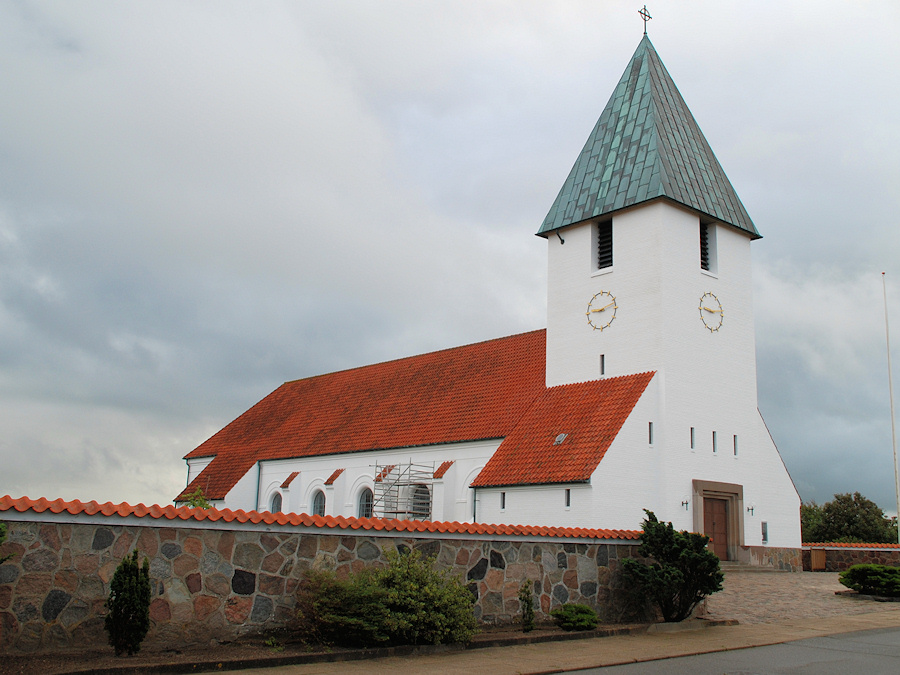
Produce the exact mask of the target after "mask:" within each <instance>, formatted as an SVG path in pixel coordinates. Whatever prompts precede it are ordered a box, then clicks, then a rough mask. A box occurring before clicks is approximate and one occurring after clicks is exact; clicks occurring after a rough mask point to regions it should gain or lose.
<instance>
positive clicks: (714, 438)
mask: <svg viewBox="0 0 900 675" xmlns="http://www.w3.org/2000/svg"><path fill="white" fill-rule="evenodd" d="M718 451H719V444H718V443H717V442H716V432H715V431H714V432H713V452H714V453H715V452H718Z"/></svg>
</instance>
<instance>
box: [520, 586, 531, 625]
mask: <svg viewBox="0 0 900 675" xmlns="http://www.w3.org/2000/svg"><path fill="white" fill-rule="evenodd" d="M519 604H520V606H521V608H522V632H523V633H529V632H531V631H533V630H534V585H533V584H532V583H531V579H526V580H525V581H524V582H523V583H522V585H521V586H520V587H519Z"/></svg>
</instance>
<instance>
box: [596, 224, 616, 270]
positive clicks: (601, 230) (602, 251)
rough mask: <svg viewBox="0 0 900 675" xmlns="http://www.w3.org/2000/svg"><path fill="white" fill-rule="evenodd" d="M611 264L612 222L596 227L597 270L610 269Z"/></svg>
mask: <svg viewBox="0 0 900 675" xmlns="http://www.w3.org/2000/svg"><path fill="white" fill-rule="evenodd" d="M612 264H613V231H612V221H611V220H609V221H607V222H605V223H600V224H598V225H597V269H598V270H602V269H604V268H606V267H612Z"/></svg>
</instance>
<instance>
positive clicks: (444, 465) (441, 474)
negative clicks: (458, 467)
mask: <svg viewBox="0 0 900 675" xmlns="http://www.w3.org/2000/svg"><path fill="white" fill-rule="evenodd" d="M451 466H453V460H452V459H448V460H447V461H446V462H442V463H441V465H440V466H439V467H438V468H437V471H435V472H434V477H435V478H443V477H444V474H445V473H447V471H448V470H449V469H450V467H451Z"/></svg>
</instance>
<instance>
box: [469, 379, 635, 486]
mask: <svg viewBox="0 0 900 675" xmlns="http://www.w3.org/2000/svg"><path fill="white" fill-rule="evenodd" d="M651 379H653V373H640V374H638V375H625V376H623V377H613V378H609V379H606V380H595V381H591V382H580V383H577V384H565V385H561V386H558V387H551V388H549V389H545V390H544V392H543V393H542V394H541V396H540V397H538V399H537V400H536V401H535V402H534V404H533V405H532V406H531V408H530V409H529V410H528V411H527V412H526V413H525V414H524V415H523V417H522V418H521V420H520V421H519V423H518V424H517V425H516V427H515V429H513V430H512V432H511V433H510V434H509V435H508V436H507V437H506V438H505V439H504V440H503V442H502V443H501V444H500V447H499V448H497V451H496V452H495V453H494V456H493V457H491V459H490V460H489V461H488V463H487V465H486V466H485V467H484V469H483V470H482V471H481V473H480V474H478V477H477V478H476V479H475V480H474V481H473V482H472V486H473V487H488V486H503V485H534V484H546V483H572V482H584V481H587V480H589V479H590V477H591V474H592V473H594V471H595V470H596V468H597V465H598V464H600V460H601V459H603V455H604V454H605V453H606V451H607V450H608V449H609V446H610V445H611V444H612V442H613V440H614V439H615V438H616V435H617V434H618V433H619V429H621V428H622V424H624V422H625V420H626V419H627V418H628V416H629V415H630V414H631V411H632V410H633V409H634V406H635V404H636V403H637V402H638V399H640V397H641V395H642V394H643V393H644V390H645V389H646V388H647V385H648V384H649V383H650V380H651ZM560 434H566V436H565V438H563V439H562V440H561V442H559V443H557V442H556V440H557V438H558V437H559V436H560Z"/></svg>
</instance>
